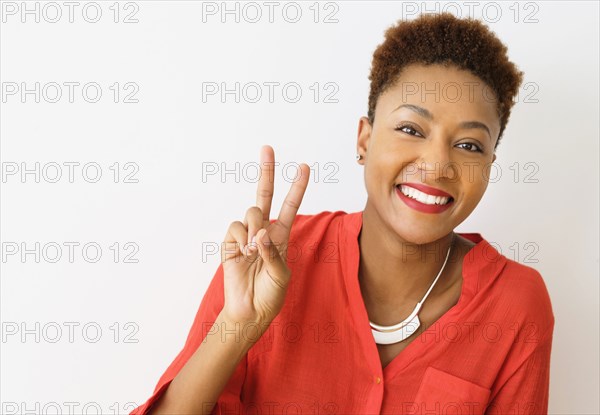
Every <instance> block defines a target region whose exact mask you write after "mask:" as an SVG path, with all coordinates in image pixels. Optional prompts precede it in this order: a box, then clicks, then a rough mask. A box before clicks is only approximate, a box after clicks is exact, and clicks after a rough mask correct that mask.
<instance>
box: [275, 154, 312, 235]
mask: <svg viewBox="0 0 600 415" xmlns="http://www.w3.org/2000/svg"><path fill="white" fill-rule="evenodd" d="M309 175H310V167H308V165H307V164H305V163H302V164H300V165H299V166H298V176H296V179H295V180H294V183H293V184H292V187H291V188H290V191H289V192H288V194H287V196H286V197H285V200H284V201H283V205H282V206H281V211H280V212H279V217H278V218H277V220H278V221H279V222H280V223H281V225H283V226H284V227H285V229H286V230H287V231H288V232H289V231H290V230H291V229H292V224H293V223H294V218H295V217H296V214H297V213H298V209H299V208H300V204H301V203H302V198H303V197H304V192H305V191H306V187H307V186H308V179H309Z"/></svg>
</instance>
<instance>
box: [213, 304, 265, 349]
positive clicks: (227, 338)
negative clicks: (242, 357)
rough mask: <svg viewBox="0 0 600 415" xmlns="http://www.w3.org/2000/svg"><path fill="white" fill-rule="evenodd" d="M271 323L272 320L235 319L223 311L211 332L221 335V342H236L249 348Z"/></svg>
mask: <svg viewBox="0 0 600 415" xmlns="http://www.w3.org/2000/svg"><path fill="white" fill-rule="evenodd" d="M269 325H270V322H267V323H265V322H261V321H235V320H234V319H232V318H230V317H229V316H227V314H226V313H224V312H223V311H222V312H221V313H220V314H219V315H218V316H217V319H216V320H215V323H214V324H213V327H212V328H211V331H210V332H209V334H212V335H216V336H220V340H221V342H224V343H225V342H227V343H235V344H237V345H239V346H241V347H243V348H245V349H246V350H248V349H250V348H251V347H252V346H253V345H254V344H255V343H256V342H258V340H259V339H260V338H261V336H262V335H263V334H264V333H265V332H266V330H267V329H268V328H269Z"/></svg>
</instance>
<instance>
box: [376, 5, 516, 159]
mask: <svg viewBox="0 0 600 415" xmlns="http://www.w3.org/2000/svg"><path fill="white" fill-rule="evenodd" d="M413 63H420V64H424V65H429V64H434V63H439V64H443V65H448V64H454V65H455V66H457V67H458V68H460V69H464V70H468V71H470V72H471V73H472V74H473V75H475V76H477V77H478V78H480V79H481V80H483V81H484V82H485V84H486V86H488V87H489V88H491V89H492V91H493V92H494V93H495V97H496V99H497V101H498V105H497V113H498V116H499V118H500V133H499V135H498V139H497V141H496V145H495V147H494V151H495V150H496V147H498V143H500V138H501V137H502V133H503V132H504V129H505V128H506V124H507V123H508V118H509V116H510V110H511V108H512V106H513V104H514V102H513V98H514V97H515V96H516V95H517V92H518V89H519V87H520V85H521V82H522V81H523V72H521V71H519V70H518V68H517V67H516V66H515V64H514V63H512V62H511V61H510V60H509V59H508V56H507V48H506V46H505V45H504V44H503V43H502V42H501V41H500V40H499V39H498V38H497V37H496V36H495V35H494V33H493V32H492V31H491V30H490V29H489V28H488V27H487V26H486V25H485V24H483V23H482V22H480V21H479V20H476V19H472V18H466V19H459V18H457V17H455V16H454V15H452V14H451V13H448V12H444V13H439V14H422V15H420V16H419V17H418V18H416V19H413V20H400V21H398V22H397V24H396V25H393V26H391V27H389V28H388V29H387V30H386V31H385V40H384V42H383V43H381V44H380V45H379V46H378V47H377V49H376V50H375V52H374V53H373V62H372V65H371V73H370V75H369V80H370V81H371V88H370V92H369V111H368V118H369V122H370V123H371V125H373V122H374V121H375V106H376V104H377V100H378V98H379V96H380V95H381V94H382V93H383V92H384V91H385V90H386V89H387V88H389V87H391V86H393V85H394V84H395V82H396V80H397V79H398V78H399V77H400V74H401V72H402V70H403V69H404V67H406V66H407V65H409V64H413Z"/></svg>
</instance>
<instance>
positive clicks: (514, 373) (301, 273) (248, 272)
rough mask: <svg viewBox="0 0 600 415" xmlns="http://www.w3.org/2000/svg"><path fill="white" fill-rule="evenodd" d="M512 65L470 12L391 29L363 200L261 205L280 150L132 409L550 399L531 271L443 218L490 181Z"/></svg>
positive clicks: (361, 407) (540, 409) (391, 408)
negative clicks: (159, 370)
mask: <svg viewBox="0 0 600 415" xmlns="http://www.w3.org/2000/svg"><path fill="white" fill-rule="evenodd" d="M522 76H523V74H522V72H520V71H518V70H517V68H516V66H515V65H514V64H513V63H511V62H510V61H509V60H508V58H507V55H506V47H505V46H504V45H503V44H502V43H501V42H500V41H499V40H498V39H497V38H496V37H495V36H494V35H493V33H491V32H490V31H489V30H488V28H487V27H486V26H484V25H483V24H482V23H480V22H478V21H476V20H461V19H457V18H455V17H453V16H452V15H450V14H447V13H444V14H441V15H437V16H433V15H427V16H422V17H420V18H418V19H416V20H412V21H408V22H400V23H399V24H398V25H397V26H394V27H391V28H389V29H388V30H387V31H386V34H385V41H384V42H383V43H382V44H381V45H379V47H378V48H377V50H376V51H375V53H374V56H373V63H372V68H371V74H370V77H369V79H370V81H371V90H370V95H369V110H368V117H362V118H361V119H360V121H359V126H358V140H357V153H358V154H357V161H358V163H359V164H361V165H362V166H364V171H365V183H366V187H367V192H368V200H367V203H366V206H365V208H364V211H362V212H355V213H349V214H348V213H346V212H343V211H336V212H329V211H326V212H321V213H319V214H316V215H298V214H297V211H298V207H299V206H300V203H301V201H302V198H303V195H304V192H305V189H306V187H307V184H308V176H309V168H308V166H307V165H306V164H302V165H301V166H300V169H299V172H298V176H297V181H295V183H294V184H293V185H292V187H291V189H290V191H289V193H288V195H287V197H286V199H285V201H284V203H283V206H282V208H281V211H280V213H279V216H278V218H277V219H276V220H275V219H270V216H271V215H270V211H271V198H272V194H273V188H274V185H273V177H274V169H273V166H274V161H275V160H274V154H273V150H272V148H271V147H269V146H265V147H263V149H262V151H261V166H262V175H261V179H260V181H259V185H258V192H257V202H256V206H253V207H250V208H249V209H248V210H247V212H246V216H245V218H243V221H236V222H233V223H232V224H231V225H230V227H229V230H228V232H227V234H226V237H225V241H224V244H223V245H222V264H221V265H220V266H219V267H218V269H217V271H216V273H215V275H214V277H213V279H212V281H211V284H210V286H209V288H208V290H207V292H206V294H205V295H204V298H203V300H202V302H201V304H200V308H199V310H198V313H197V315H196V318H195V321H194V324H193V326H192V328H191V331H190V333H189V336H188V338H187V341H186V344H185V346H184V348H183V350H182V351H181V352H180V353H179V355H178V356H177V357H176V358H175V360H174V361H173V363H172V364H171V365H170V366H169V368H168V369H167V370H166V372H165V373H164V375H163V376H162V377H161V379H160V381H159V383H158V385H157V386H156V389H155V392H154V395H153V396H152V397H151V398H150V399H149V400H148V401H147V402H146V403H145V404H144V405H143V406H140V407H139V408H137V409H136V410H134V411H133V413H137V414H150V413H151V414H166V413H168V414H175V413H186V414H191V413H204V414H210V413H213V414H226V413H227V414H234V413H249V414H250V413H252V414H255V413H256V414H263V413H268V414H275V413H332V414H333V413H337V414H379V413H382V414H400V413H405V414H424V413H428V414H431V413H463V414H464V413H468V414H484V413H485V414H495V413H502V414H504V413H515V414H522V413H527V414H532V413H546V412H547V405H548V386H549V365H550V352H551V345H552V334H553V328H554V316H553V312H552V307H551V303H550V298H549V296H548V292H547V290H546V287H545V284H544V282H543V279H542V278H541V276H540V274H539V273H538V272H537V271H536V270H534V269H533V268H530V267H527V266H525V265H522V264H520V263H518V262H515V261H512V260H510V259H508V258H506V257H505V256H503V255H501V254H500V253H499V252H498V251H496V249H494V248H493V247H492V245H490V244H489V243H488V241H487V240H486V239H484V238H483V237H482V236H481V235H480V234H478V233H462V234H457V233H454V232H453V229H454V228H455V227H456V226H458V225H459V224H460V223H462V222H463V221H464V220H465V219H466V218H467V217H468V216H469V214H470V213H471V212H472V211H473V210H474V209H475V207H476V206H477V204H478V203H479V201H480V200H481V198H482V197H483V194H484V193H485V190H486V188H487V185H488V177H489V170H490V166H491V163H492V162H493V161H494V160H495V159H496V155H495V150H496V148H497V147H498V144H499V141H500V138H501V137H502V133H503V131H504V129H505V128H506V125H507V122H508V118H509V115H510V110H511V107H512V105H513V97H514V96H515V95H516V94H517V90H518V88H519V86H520V84H521V82H522Z"/></svg>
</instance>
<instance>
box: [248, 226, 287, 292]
mask: <svg viewBox="0 0 600 415" xmlns="http://www.w3.org/2000/svg"><path fill="white" fill-rule="evenodd" d="M256 241H257V242H258V243H259V246H260V256H261V257H262V259H263V261H264V263H265V266H266V268H267V272H268V273H269V275H270V276H271V277H272V278H273V279H274V280H275V281H276V282H277V283H278V284H279V285H280V286H281V287H285V286H286V285H287V283H288V280H289V270H288V267H287V265H286V263H285V261H284V260H283V258H282V257H281V255H280V254H279V250H278V249H277V246H276V245H275V243H273V242H272V241H271V238H269V233H268V232H267V230H266V229H264V228H263V229H261V230H260V231H258V232H257V234H256Z"/></svg>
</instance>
